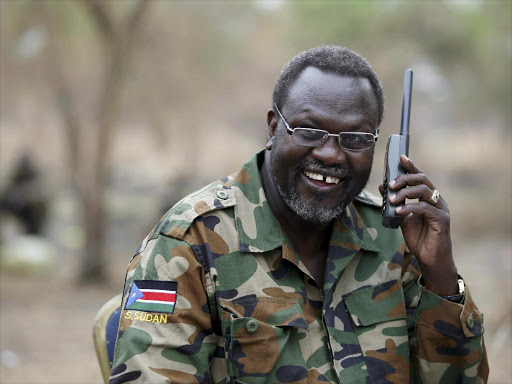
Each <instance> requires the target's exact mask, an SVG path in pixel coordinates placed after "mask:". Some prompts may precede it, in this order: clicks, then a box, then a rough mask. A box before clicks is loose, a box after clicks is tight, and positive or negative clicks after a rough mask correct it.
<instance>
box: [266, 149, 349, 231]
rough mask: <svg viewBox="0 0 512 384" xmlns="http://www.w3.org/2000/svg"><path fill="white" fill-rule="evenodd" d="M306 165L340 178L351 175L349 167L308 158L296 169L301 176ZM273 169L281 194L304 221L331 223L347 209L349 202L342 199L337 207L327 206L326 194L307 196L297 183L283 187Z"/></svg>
mask: <svg viewBox="0 0 512 384" xmlns="http://www.w3.org/2000/svg"><path fill="white" fill-rule="evenodd" d="M306 167H307V169H308V170H310V171H313V172H318V173H330V174H334V175H335V176H336V177H338V178H339V179H340V180H343V179H347V178H349V177H350V172H349V171H348V170H347V169H340V168H339V167H336V166H334V167H329V166H325V165H324V164H322V163H320V162H318V161H316V160H314V159H313V158H306V159H304V160H303V161H301V162H300V163H299V164H298V165H297V167H296V169H295V175H296V176H298V177H300V176H301V174H302V173H303V172H304V169H306ZM271 169H272V172H271V173H272V177H273V178H274V182H275V185H277V190H278V192H279V195H280V196H281V198H282V199H283V201H284V202H285V204H286V205H287V206H288V208H290V210H291V211H292V212H293V213H295V214H296V215H297V216H298V217H300V218H301V219H303V220H304V221H306V222H308V223H313V224H320V225H325V224H329V223H330V222H331V221H332V220H333V219H334V218H336V217H339V216H340V215H341V214H342V213H343V211H344V210H345V207H346V206H347V204H348V202H343V201H340V203H339V204H338V205H337V206H335V207H327V206H325V205H324V203H323V198H324V196H322V195H318V196H313V197H311V198H305V197H303V196H301V195H300V193H299V190H298V189H297V186H296V185H295V184H292V185H290V186H289V187H288V188H287V189H286V190H285V189H283V188H282V187H281V184H280V183H279V182H278V180H277V178H276V176H275V174H274V172H273V169H274V167H271Z"/></svg>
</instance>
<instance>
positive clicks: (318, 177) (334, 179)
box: [304, 171, 340, 184]
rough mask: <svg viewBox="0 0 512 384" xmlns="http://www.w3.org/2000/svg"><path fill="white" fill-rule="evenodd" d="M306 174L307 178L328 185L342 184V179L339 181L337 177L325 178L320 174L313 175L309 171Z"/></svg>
mask: <svg viewBox="0 0 512 384" xmlns="http://www.w3.org/2000/svg"><path fill="white" fill-rule="evenodd" d="M304 174H305V175H306V176H307V177H309V178H310V179H313V180H319V181H325V182H326V183H328V184H338V183H339V182H340V179H338V178H337V177H334V176H324V175H321V174H320V173H313V172H308V171H305V172H304Z"/></svg>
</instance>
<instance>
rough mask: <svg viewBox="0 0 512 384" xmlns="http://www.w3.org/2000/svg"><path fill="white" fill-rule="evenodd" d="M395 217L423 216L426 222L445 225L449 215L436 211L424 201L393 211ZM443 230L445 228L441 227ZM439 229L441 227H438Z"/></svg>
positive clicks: (440, 210)
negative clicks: (395, 214)
mask: <svg viewBox="0 0 512 384" xmlns="http://www.w3.org/2000/svg"><path fill="white" fill-rule="evenodd" d="M395 212H396V213H397V215H399V216H402V217H406V216H407V215H409V214H411V213H412V214H413V215H423V216H424V217H425V218H426V219H427V220H429V221H434V222H439V223H442V224H443V225H446V224H447V223H449V221H450V215H449V213H448V212H447V211H444V210H442V209H437V208H436V207H434V206H433V205H430V204H428V203H427V202H425V201H420V202H419V203H409V204H405V205H403V206H401V207H397V208H396V209H395ZM443 228H445V227H444V226H443ZM439 229H441V227H439Z"/></svg>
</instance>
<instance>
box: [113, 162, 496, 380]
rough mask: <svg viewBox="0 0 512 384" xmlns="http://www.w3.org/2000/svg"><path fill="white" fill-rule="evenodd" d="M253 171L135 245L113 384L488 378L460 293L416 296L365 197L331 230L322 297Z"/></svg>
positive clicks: (397, 236) (398, 243)
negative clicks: (452, 297) (454, 298)
mask: <svg viewBox="0 0 512 384" xmlns="http://www.w3.org/2000/svg"><path fill="white" fill-rule="evenodd" d="M262 161H263V153H261V152H260V153H259V154H258V155H257V156H254V157H253V158H252V159H251V160H250V161H248V162H247V163H246V164H245V165H244V167H243V168H242V170H240V171H239V172H238V173H236V174H234V175H232V176H229V177H226V178H223V179H221V180H219V181H217V182H214V183H212V184H211V185H209V186H207V187H205V188H203V189H202V190H200V191H198V192H196V193H194V194H192V195H190V196H187V197H186V198H184V199H183V200H182V201H180V202H179V203H178V204H176V205H175V206H174V207H173V208H172V209H171V210H169V211H168V212H167V213H166V215H164V217H163V218H162V220H161V221H160V222H159V223H158V224H157V225H156V227H155V228H154V229H153V231H152V232H151V233H150V234H149V235H148V237H147V238H146V239H145V240H144V241H143V243H142V245H141V247H140V248H139V250H138V251H137V252H136V254H135V256H134V257H133V259H132V260H131V262H130V264H129V266H128V272H127V274H126V281H125V288H124V298H123V303H122V309H123V311H122V315H121V323H120V326H119V335H118V341H117V346H116V352H115V360H114V364H113V369H112V372H111V381H110V382H111V384H117V383H125V382H131V381H136V382H140V383H164V382H165V383H169V382H171V383H210V382H213V383H227V382H235V383H325V382H330V383H342V384H347V383H358V384H359V383H409V382H412V383H456V382H457V383H483V382H485V381H486V380H487V374H488V366H487V359H486V356H485V349H484V346H483V340H482V334H483V326H482V320H483V316H482V314H481V313H480V312H479V311H478V309H477V308H476V306H475V304H474V303H473V300H472V299H471V295H470V293H469V291H466V297H465V303H464V304H463V305H460V304H455V303H452V302H449V301H447V300H444V299H442V298H441V297H439V296H436V295H435V294H433V293H431V292H429V291H428V290H426V289H424V288H422V287H421V286H420V285H419V283H418V281H419V280H418V277H419V275H420V271H419V266H418V262H417V260H416V259H415V258H414V257H413V256H412V255H411V254H409V253H407V252H406V248H405V244H404V241H403V238H402V237H401V233H400V231H397V230H391V229H386V228H383V227H382V226H381V217H380V207H379V204H378V203H377V202H375V201H374V200H372V198H370V197H369V195H368V194H367V193H366V192H364V191H363V192H362V193H361V195H360V196H358V197H357V198H356V199H355V200H354V201H353V202H352V203H351V204H350V205H349V206H348V207H347V210H346V213H345V214H344V215H343V216H342V217H341V218H339V219H336V221H335V224H334V226H333V229H332V234H331V239H330V245H329V251H328V259H327V262H326V267H325V278H324V281H325V282H324V286H323V287H322V289H320V288H319V287H318V286H317V285H316V283H315V282H314V280H313V279H312V278H311V277H310V275H309V273H308V270H307V269H306V267H305V266H304V264H303V263H302V262H301V260H300V258H299V257H298V255H297V253H296V252H295V251H294V249H293V247H292V245H291V243H290V242H289V240H288V239H287V237H286V235H285V233H284V232H283V230H282V229H281V227H280V225H279V223H278V221H277V219H276V218H275V217H274V215H273V213H272V211H271V209H270V207H269V205H268V203H267V201H266V199H265V194H264V192H263V188H262V184H261V179H260V175H259V167H258V166H261V162H262ZM155 295H157V296H155ZM158 295H160V296H158Z"/></svg>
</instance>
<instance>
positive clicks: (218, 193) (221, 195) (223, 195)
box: [217, 191, 229, 200]
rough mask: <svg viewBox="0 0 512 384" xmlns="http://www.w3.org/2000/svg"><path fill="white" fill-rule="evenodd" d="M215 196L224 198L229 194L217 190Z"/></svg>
mask: <svg viewBox="0 0 512 384" xmlns="http://www.w3.org/2000/svg"><path fill="white" fill-rule="evenodd" d="M217 197H218V198H219V199H222V200H226V199H227V198H228V197H229V195H228V193H227V192H226V191H217Z"/></svg>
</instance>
